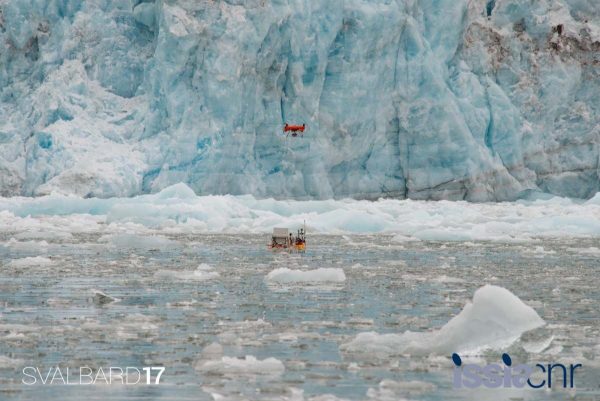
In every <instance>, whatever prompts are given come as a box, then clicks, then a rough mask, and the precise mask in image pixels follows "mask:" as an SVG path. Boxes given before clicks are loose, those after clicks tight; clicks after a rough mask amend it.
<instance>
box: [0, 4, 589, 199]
mask: <svg viewBox="0 0 600 401" xmlns="http://www.w3.org/2000/svg"><path fill="white" fill-rule="evenodd" d="M599 10H600V9H599V8H598V7H597V4H596V1H595V0H539V1H535V2H523V1H520V0H495V1H492V0H419V1H417V0H395V1H393V0H368V1H367V0H290V1H282V0H247V1H240V0H228V1H195V0H194V1H192V0H178V1H175V0H157V1H146V0H142V1H141V0H92V1H85V2H82V1H79V0H77V1H76V0H48V1H37V0H0V195H4V196H8V195H41V194H46V193H50V192H63V193H74V194H77V195H80V196H97V197H110V196H131V195H135V194H140V193H148V192H157V191H159V190H160V189H163V188H165V187H167V186H169V185H172V184H174V183H177V182H185V183H187V184H188V185H189V186H190V187H191V188H192V189H193V190H194V191H195V192H196V193H198V194H201V195H204V194H253V195H255V196H257V197H267V196H273V197H278V198H288V197H293V198H298V199H305V198H319V199H324V198H330V197H338V198H339V197H355V198H369V199H372V198H378V197H381V196H393V197H400V198H404V197H408V198H413V199H452V200H454V199H467V200H474V201H480V200H507V199H508V200H510V199H515V198H517V197H519V196H521V195H522V194H525V193H528V192H529V191H544V192H550V193H553V194H558V195H562V196H573V197H591V196H593V194H595V193H596V192H597V191H598V189H599V180H598V165H599V151H598V146H599V142H600V140H599V136H600V117H599V115H600V114H599V113H598V111H599V110H598V109H599V108H600V102H599V101H598V93H600V75H599V74H600V56H599V54H600V51H599V50H600V11H599ZM285 122H289V123H298V124H302V123H306V124H307V126H308V129H307V132H306V134H305V137H304V138H301V139H298V138H294V139H292V138H288V139H286V138H285V137H284V136H283V135H282V133H281V128H282V126H283V124H284V123H285Z"/></svg>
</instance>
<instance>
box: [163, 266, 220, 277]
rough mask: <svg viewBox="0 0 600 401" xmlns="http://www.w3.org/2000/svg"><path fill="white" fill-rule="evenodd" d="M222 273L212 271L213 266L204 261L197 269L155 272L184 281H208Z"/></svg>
mask: <svg viewBox="0 0 600 401" xmlns="http://www.w3.org/2000/svg"><path fill="white" fill-rule="evenodd" d="M219 276H220V274H219V273H218V272H216V271H212V266H210V265H208V264H205V263H202V264H201V265H200V266H198V267H197V268H196V270H191V271H190V270H158V271H157V272H156V273H154V277H157V278H163V279H170V280H183V281H206V280H212V279H215V278H217V277H219Z"/></svg>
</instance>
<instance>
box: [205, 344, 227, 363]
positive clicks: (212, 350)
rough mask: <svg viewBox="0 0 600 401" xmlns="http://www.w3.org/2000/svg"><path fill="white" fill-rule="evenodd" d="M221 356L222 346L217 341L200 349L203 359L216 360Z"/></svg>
mask: <svg viewBox="0 0 600 401" xmlns="http://www.w3.org/2000/svg"><path fill="white" fill-rule="evenodd" d="M222 357H223V346H222V345H221V344H219V343H211V344H210V345H207V346H206V347H204V349H203V350H202V354H201V358H202V359H203V360H216V359H219V358H222Z"/></svg>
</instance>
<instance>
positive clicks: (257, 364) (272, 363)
mask: <svg viewBox="0 0 600 401" xmlns="http://www.w3.org/2000/svg"><path fill="white" fill-rule="evenodd" d="M196 369H197V370H199V371H200V372H202V373H204V374H207V375H219V376H226V375H233V376H279V375H281V374H282V373H283V372H284V371H285V366H284V365H283V363H282V362H281V361H280V360H278V359H276V358H266V359H262V360H261V359H257V358H256V357H254V356H252V355H246V356H245V357H244V358H232V357H228V356H223V357H221V358H220V359H215V360H208V361H201V362H200V363H198V364H197V365H196Z"/></svg>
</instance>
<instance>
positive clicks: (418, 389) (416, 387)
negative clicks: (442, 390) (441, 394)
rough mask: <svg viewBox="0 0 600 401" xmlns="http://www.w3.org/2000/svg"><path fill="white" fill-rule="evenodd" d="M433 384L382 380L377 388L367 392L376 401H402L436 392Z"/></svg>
mask: <svg viewBox="0 0 600 401" xmlns="http://www.w3.org/2000/svg"><path fill="white" fill-rule="evenodd" d="M435 388H436V386H435V385H434V384H431V383H427V382H422V381H418V380H411V381H401V382H398V381H394V380H388V379H386V380H382V381H381V382H380V383H379V386H378V387H377V388H370V389H369V390H367V397H368V398H369V399H370V400H376V401H401V400H403V399H404V398H402V397H403V396H407V395H417V394H423V393H427V392H430V391H433V390H435Z"/></svg>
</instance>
